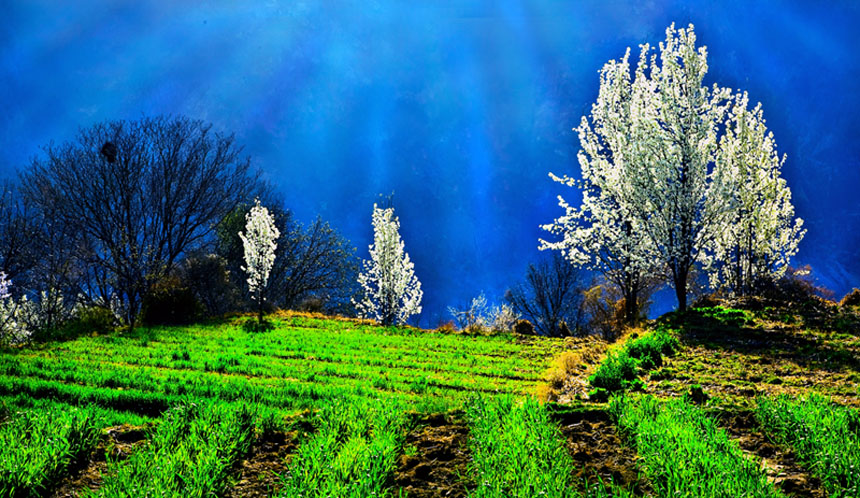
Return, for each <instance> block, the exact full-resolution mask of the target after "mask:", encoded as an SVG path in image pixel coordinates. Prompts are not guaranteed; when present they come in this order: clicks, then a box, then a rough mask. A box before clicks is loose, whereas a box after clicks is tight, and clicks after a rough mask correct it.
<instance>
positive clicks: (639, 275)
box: [540, 50, 661, 323]
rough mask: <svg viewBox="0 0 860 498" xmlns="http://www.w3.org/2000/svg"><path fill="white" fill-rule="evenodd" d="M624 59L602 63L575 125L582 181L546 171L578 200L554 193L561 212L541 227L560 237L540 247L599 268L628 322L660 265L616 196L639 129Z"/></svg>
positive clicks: (627, 208)
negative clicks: (586, 111) (593, 94)
mask: <svg viewBox="0 0 860 498" xmlns="http://www.w3.org/2000/svg"><path fill="white" fill-rule="evenodd" d="M628 57H629V50H628V52H627V53H626V54H625V56H624V58H623V59H621V60H620V61H617V62H616V61H610V62H609V63H607V64H606V65H605V66H604V67H603V69H602V70H601V72H600V79H601V85H600V94H599V96H598V98H597V102H596V103H595V104H594V105H592V109H591V115H590V116H589V117H585V116H584V117H583V118H582V121H581V123H580V125H579V127H578V128H576V131H577V132H578V134H579V141H580V144H581V147H582V148H581V150H580V152H579V154H578V159H579V165H580V168H581V172H582V173H581V179H579V180H577V179H574V178H571V177H568V176H563V177H559V176H557V175H555V174H553V173H550V177H551V178H552V179H553V180H554V181H556V182H559V183H562V184H564V185H567V186H570V187H578V188H579V189H580V191H581V194H582V202H581V203H580V205H579V206H578V207H574V206H572V205H571V204H570V203H568V202H567V201H566V200H565V199H564V197H562V196H559V197H558V202H559V206H561V207H562V209H564V212H565V213H564V215H563V216H561V217H559V218H557V219H556V220H555V221H554V222H553V223H551V224H547V225H543V227H542V228H543V229H544V230H547V231H549V232H551V233H553V234H554V235H557V236H560V238H561V240H558V241H555V242H550V241H546V240H543V239H541V241H540V242H541V246H540V248H541V249H556V250H559V251H561V253H562V254H563V255H564V256H565V257H566V258H567V259H568V260H569V261H570V262H571V263H573V264H574V265H577V266H582V267H585V268H588V269H590V270H593V271H597V272H600V273H601V274H602V275H603V276H604V277H605V278H606V279H607V281H609V282H610V283H611V284H613V285H615V286H616V287H618V289H619V290H620V291H621V295H622V296H623V298H624V304H625V306H624V315H625V320H626V321H627V322H628V323H632V322H634V321H635V320H636V319H637V318H638V315H639V309H640V306H641V303H640V302H639V297H640V293H641V292H643V291H647V290H648V289H646V287H648V286H649V283H650V282H651V280H653V278H652V275H654V274H656V273H659V272H660V270H661V267H660V265H658V264H657V262H658V261H659V258H658V254H657V251H656V249H655V248H654V244H653V243H652V242H651V240H650V239H649V238H648V236H647V234H646V233H645V230H644V229H643V228H642V227H641V226H640V225H641V220H640V219H639V218H638V217H637V216H636V213H634V212H632V211H631V207H630V206H628V205H627V203H626V202H625V199H623V198H621V197H619V193H620V192H621V191H622V190H621V188H620V185H619V184H620V182H621V181H623V180H624V178H623V176H622V173H623V170H622V168H621V167H620V166H621V164H622V161H624V160H625V159H626V154H627V152H628V151H630V150H631V147H630V141H631V140H634V139H635V138H636V132H637V129H636V128H635V122H634V121H633V119H632V112H631V109H630V106H631V104H632V98H631V94H632V92H633V85H632V84H631V81H630V65H629V63H628Z"/></svg>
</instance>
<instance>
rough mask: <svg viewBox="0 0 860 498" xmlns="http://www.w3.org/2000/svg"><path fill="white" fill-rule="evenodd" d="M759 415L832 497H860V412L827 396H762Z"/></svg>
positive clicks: (759, 418)
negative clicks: (830, 400) (767, 397)
mask: <svg viewBox="0 0 860 498" xmlns="http://www.w3.org/2000/svg"><path fill="white" fill-rule="evenodd" d="M755 414H756V419H757V420H758V421H759V423H760V424H761V425H762V427H763V428H764V429H765V431H767V432H768V433H769V434H770V435H771V436H772V437H774V438H775V439H776V440H777V441H779V442H780V443H782V444H784V445H786V446H790V447H791V448H793V449H794V451H795V452H796V453H797V454H798V456H800V458H801V459H802V460H803V462H804V463H805V464H806V465H807V466H808V467H809V468H810V469H812V472H813V474H815V475H817V476H818V477H819V478H820V479H821V481H822V482H823V484H824V486H825V487H826V488H827V491H828V492H829V493H830V494H831V496H833V497H853V498H857V497H860V412H858V411H857V410H856V409H852V408H848V407H844V406H838V405H834V404H833V403H830V402H829V401H828V400H827V399H826V398H823V397H820V396H815V395H813V396H810V397H808V398H805V399H802V400H795V399H791V398H788V397H784V396H780V397H777V398H773V399H760V400H759V402H758V406H757V408H756V412H755Z"/></svg>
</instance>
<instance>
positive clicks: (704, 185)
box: [542, 24, 804, 307]
mask: <svg viewBox="0 0 860 498" xmlns="http://www.w3.org/2000/svg"><path fill="white" fill-rule="evenodd" d="M640 49H641V50H640V54H639V60H638V63H637V65H636V68H635V71H634V72H633V74H632V75H631V68H630V63H629V57H630V50H629V49H628V50H627V52H626V53H625V55H624V57H623V58H622V59H621V60H619V61H616V60H611V61H609V62H608V63H607V64H606V65H604V67H603V69H602V70H601V71H600V90H599V94H598V97H597V100H596V102H595V103H594V104H593V106H592V109H591V114H590V116H584V117H583V118H582V121H581V123H580V125H579V127H578V128H576V131H577V132H578V133H579V139H580V143H581V147H582V149H581V151H580V153H579V155H578V158H579V164H580V167H581V168H582V176H581V180H580V181H575V180H572V179H570V178H568V177H558V176H556V175H552V174H550V176H551V177H552V178H553V179H554V180H555V181H558V182H561V183H563V184H565V185H568V186H578V187H580V188H581V190H582V203H581V205H580V206H579V207H578V208H575V207H573V206H571V205H570V204H569V203H567V202H566V201H565V200H564V199H563V198H562V197H559V204H560V205H561V207H562V208H563V209H564V210H565V215H564V216H562V217H560V218H558V219H556V220H555V222H554V223H552V224H550V225H546V226H545V227H544V228H545V229H547V230H549V231H551V232H553V233H555V234H557V235H560V236H561V237H562V240H561V241H558V242H546V241H542V247H543V248H550V249H559V250H562V251H563V252H564V253H565V255H566V256H567V257H568V258H569V259H570V260H571V261H572V262H574V263H576V264H580V265H584V266H588V267H591V268H593V269H597V270H600V271H602V272H604V274H608V275H607V276H609V277H610V278H612V275H613V272H614V273H616V274H617V273H618V272H622V273H623V274H624V275H628V276H629V275H630V274H632V275H638V274H642V273H643V272H644V273H649V272H651V273H653V272H655V271H665V272H666V273H669V274H670V275H671V276H672V278H673V283H674V284H675V286H676V292H677V294H678V297H679V304H682V307H683V303H685V301H686V297H685V296H686V284H687V282H686V281H687V277H688V274H689V271H690V270H691V268H692V267H693V266H694V265H695V264H697V263H698V264H701V265H702V266H703V267H704V268H705V269H707V270H709V271H710V272H711V277H712V283H714V284H725V285H728V286H732V284H731V281H727V280H726V279H727V272H729V271H731V270H730V269H729V267H730V266H731V263H732V258H736V255H737V254H739V252H738V251H740V254H741V255H740V259H741V260H742V261H743V264H744V265H746V266H747V267H755V269H754V270H752V271H753V272H758V276H761V274H763V273H767V274H777V275H778V274H779V272H780V271H782V270H781V269H782V268H784V267H785V265H786V264H787V260H788V257H790V256H791V255H793V254H794V253H795V252H796V250H797V243H798V242H799V241H800V239H801V238H802V237H803V233H804V232H803V231H802V230H801V229H800V227H801V225H802V221H801V220H795V219H794V210H793V208H792V207H791V202H790V199H791V194H790V191H789V190H788V187H787V186H786V184H785V181H784V180H783V179H781V178H780V176H779V170H780V166H781V165H782V161H783V160H781V159H779V158H778V156H777V154H776V148H775V143H774V141H773V137H772V135H771V134H769V133H767V132H766V128H765V126H764V119H763V118H762V113H761V106H760V105H759V106H757V107H756V108H755V109H753V110H747V104H748V98H747V96H746V94H743V95H735V94H733V92H732V91H731V90H730V89H728V88H721V87H719V86H717V85H716V84H715V85H714V86H713V87H711V88H708V87H705V86H703V85H702V81H703V78H704V76H705V74H706V73H707V70H708V64H707V50H706V48H705V47H698V48H697V47H696V36H695V33H694V31H693V26H692V25H690V26H689V28H687V29H677V30H676V29H675V26H674V24H673V25H671V26H670V27H669V28H668V29H667V30H666V39H665V41H664V42H661V43H660V44H659V56H658V54H657V53H656V52H655V51H652V50H651V47H650V46H649V45H648V44H644V45H641V47H640ZM758 230H761V232H760V233H758V232H756V235H755V236H754V240H752V241H750V240H749V238H750V235H751V234H752V233H753V231H758ZM759 235H760V236H759ZM744 237H746V239H744ZM739 244H740V245H739ZM747 260H749V261H752V262H753V263H752V264H748V263H747Z"/></svg>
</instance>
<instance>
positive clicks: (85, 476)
mask: <svg viewBox="0 0 860 498" xmlns="http://www.w3.org/2000/svg"><path fill="white" fill-rule="evenodd" d="M145 440H146V428H145V427H134V426H130V425H120V426H116V427H110V428H108V429H107V430H106V435H105V437H104V438H102V441H101V442H100V443H99V444H98V446H97V447H96V449H95V451H94V452H93V454H92V455H91V456H90V459H89V460H88V461H86V462H82V463H81V464H80V465H77V466H76V467H74V468H72V469H70V471H69V473H68V475H66V477H64V478H63V480H62V481H61V482H60V483H59V485H58V486H57V491H55V492H54V494H53V495H52V496H53V497H54V498H74V497H77V496H83V494H84V493H85V492H86V491H87V490H92V491H96V490H98V489H99V488H101V486H102V475H103V474H104V473H105V472H107V457H108V455H110V458H111V460H112V461H120V460H124V459H126V458H128V457H129V455H131V454H132V453H133V452H134V451H135V449H136V448H138V447H139V446H140V445H142V444H144V442H145Z"/></svg>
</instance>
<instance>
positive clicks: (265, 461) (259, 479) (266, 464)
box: [226, 431, 298, 498]
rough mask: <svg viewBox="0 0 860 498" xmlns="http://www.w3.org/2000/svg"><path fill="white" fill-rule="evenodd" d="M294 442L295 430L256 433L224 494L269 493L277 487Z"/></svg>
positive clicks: (254, 495)
mask: <svg viewBox="0 0 860 498" xmlns="http://www.w3.org/2000/svg"><path fill="white" fill-rule="evenodd" d="M297 445H298V442H297V438H296V433H295V432H280V431H275V432H272V433H268V434H263V435H262V436H260V437H259V438H258V439H257V440H256V441H255V442H254V444H253V445H252V446H251V453H250V454H249V455H248V456H247V457H246V458H245V459H244V460H242V461H241V462H240V463H239V470H238V476H239V479H238V481H237V482H236V485H235V486H233V487H232V488H231V489H229V490H228V491H227V495H226V496H227V497H230V498H234V497H235V498H238V497H254V498H257V497H260V498H265V497H268V496H272V494H273V492H275V491H277V490H278V489H279V488H280V486H281V476H282V475H283V474H284V473H286V471H287V467H288V466H289V459H290V456H291V455H292V453H293V452H294V451H295V449H296V447H297Z"/></svg>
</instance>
